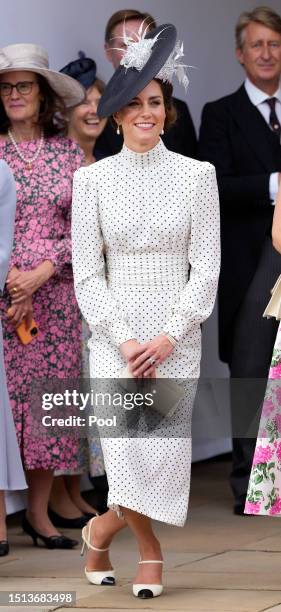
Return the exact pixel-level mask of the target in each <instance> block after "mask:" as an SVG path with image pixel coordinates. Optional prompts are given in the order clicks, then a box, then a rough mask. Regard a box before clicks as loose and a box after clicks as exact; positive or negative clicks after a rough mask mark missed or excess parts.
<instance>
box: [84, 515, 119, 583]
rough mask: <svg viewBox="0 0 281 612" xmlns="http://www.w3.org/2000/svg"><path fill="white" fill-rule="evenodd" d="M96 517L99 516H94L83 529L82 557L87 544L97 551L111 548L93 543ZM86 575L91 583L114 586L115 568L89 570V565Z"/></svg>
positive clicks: (105, 550)
mask: <svg viewBox="0 0 281 612" xmlns="http://www.w3.org/2000/svg"><path fill="white" fill-rule="evenodd" d="M96 518H97V517H95V516H94V517H93V518H92V519H91V520H90V521H89V523H88V524H87V525H86V527H83V529H82V540H83V544H82V549H81V557H82V556H83V554H84V549H85V546H87V548H88V550H94V551H95V552H107V551H108V550H109V548H97V547H96V546H94V545H93V544H91V529H92V525H93V522H94V520H95V519H96ZM85 576H86V578H87V580H88V581H89V582H90V583H91V584H96V585H104V586H113V585H114V584H115V572H114V570H113V569H108V570H102V571H100V570H91V571H89V570H87V567H85Z"/></svg>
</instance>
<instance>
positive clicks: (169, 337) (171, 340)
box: [162, 331, 178, 346]
mask: <svg viewBox="0 0 281 612" xmlns="http://www.w3.org/2000/svg"><path fill="white" fill-rule="evenodd" d="M162 334H163V336H166V338H167V340H169V342H171V344H172V346H176V345H177V343H178V341H177V340H176V338H174V336H171V334H169V332H166V331H162Z"/></svg>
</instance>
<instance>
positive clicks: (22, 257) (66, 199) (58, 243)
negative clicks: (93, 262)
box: [0, 44, 85, 548]
mask: <svg viewBox="0 0 281 612" xmlns="http://www.w3.org/2000/svg"><path fill="white" fill-rule="evenodd" d="M84 95H85V92H84V88H83V87H82V85H80V83H78V82H77V81H75V80H74V79H71V78H70V77H68V76H66V75H62V74H60V73H58V72H55V71H53V70H50V69H49V67H48V56H47V53H46V51H45V50H44V49H42V48H41V47H39V46H38V45H33V44H24V45H21V44H20V45H17V44H16V45H9V46H8V47H5V49H4V50H3V53H2V54H1V56H0V157H2V158H3V159H5V160H6V161H7V163H8V164H9V165H10V167H11V169H12V171H13V174H14V177H15V180H16V186H17V212H16V221H15V236H14V246H13V251H12V255H11V265H10V271H9V274H8V279H7V282H6V285H5V290H4V293H3V296H2V297H1V298H0V311H1V317H2V322H3V338H4V358H5V363H6V372H7V384H8V391H9V395H10V400H11V406H12V410H13V417H14V421H15V425H16V431H17V436H18V443H19V447H20V450H21V453H22V460H23V464H24V468H25V470H26V478H27V482H28V486H29V489H28V507H27V513H26V516H25V518H24V521H23V528H24V530H25V531H26V532H27V533H28V534H29V536H31V538H32V540H33V542H34V543H35V544H36V542H37V540H38V539H39V540H41V541H42V542H43V543H44V544H45V546H46V547H47V548H72V547H73V546H74V545H75V544H76V543H77V542H76V541H75V540H72V539H70V538H66V537H65V536H62V535H60V533H59V532H58V531H57V530H56V528H55V527H54V525H53V524H52V523H51V521H50V519H49V517H48V500H49V494H50V489H51V486H52V480H53V472H54V470H56V469H63V468H73V469H75V468H76V466H77V452H78V443H77V441H76V440H75V439H74V438H68V437H67V438H65V437H63V436H61V435H58V433H55V432H54V434H53V436H52V435H50V434H49V433H48V432H47V431H46V433H45V432H44V430H43V431H42V430H39V431H38V429H36V419H35V420H34V416H35V415H34V414H33V413H32V405H31V404H32V394H31V390H32V389H31V388H32V383H33V382H34V381H38V379H41V378H42V379H44V381H45V382H44V383H42V393H44V392H48V380H50V379H56V378H73V379H74V378H77V377H79V375H80V366H81V317H80V313H79V310H78V307H77V303H76V300H75V295H74V288H73V277H72V269H71V232H70V209H71V189H72V178H73V173H74V171H75V170H76V169H77V168H79V167H80V165H81V164H82V162H83V153H82V151H81V149H80V148H79V147H78V145H77V144H76V143H74V142H72V141H71V140H69V139H68V138H64V137H61V136H60V125H58V120H59V121H61V117H62V113H63V112H65V109H66V107H69V106H72V105H73V104H77V103H79V102H81V101H82V100H83V99H84ZM58 113H60V116H58ZM32 318H33V319H34V321H35V323H36V327H37V330H38V334H37V335H36V336H34V337H33V339H32V342H29V343H28V344H26V345H24V344H23V343H22V342H21V340H20V338H19V336H18V332H17V328H18V327H19V326H20V325H21V324H22V323H23V324H24V325H25V327H27V326H28V325H30V323H31V320H32ZM33 326H34V324H33Z"/></svg>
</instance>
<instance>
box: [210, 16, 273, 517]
mask: <svg viewBox="0 0 281 612" xmlns="http://www.w3.org/2000/svg"><path fill="white" fill-rule="evenodd" d="M236 47H237V48H236V54H237V58H238V60H239V62H240V63H241V65H242V66H243V67H244V69H245V73H246V80H245V82H244V84H243V85H242V87H240V88H239V89H238V91H236V92H235V93H233V94H231V95H229V96H226V97H224V98H221V99H220V100H217V101H215V102H211V103H209V104H206V106H205V107H204V109H203V115H202V125H201V130H200V139H199V150H200V157H201V159H203V160H208V161H210V162H211V163H213V164H214V165H215V167H216V171H217V178H218V185H219V192H220V203H221V232H222V268H221V277H220V284H219V345H220V357H221V359H222V360H223V361H225V362H227V363H228V364H229V367H230V373H231V377H233V378H239V379H241V378H249V379H264V381H265V379H266V377H267V374H268V368H269V365H270V361H271V355H272V350H273V346H274V340H275V335H276V331H277V323H276V321H275V320H273V319H270V320H266V319H263V318H262V314H263V311H264V309H265V306H266V303H267V301H268V300H269V293H270V289H271V288H272V287H273V285H274V283H275V281H276V279H277V277H278V275H279V274H280V273H281V257H280V255H279V254H278V253H277V252H276V251H275V250H274V249H273V247H272V243H271V225H272V216H273V212H274V200H275V197H276V194H277V190H278V184H279V182H280V172H281V145H280V136H281V127H280V124H281V87H280V74H281V18H280V16H279V15H278V14H277V13H275V12H274V11H272V10H271V9H269V8H266V7H259V8H256V9H255V10H253V11H252V12H250V13H243V14H242V15H241V16H240V18H239V20H238V23H237V26H236ZM259 382H261V380H260V381H258V380H256V384H255V385H252V386H251V385H250V386H249V387H248V391H247V385H245V387H242V395H241V389H240V394H239V388H238V390H237V386H235V385H233V383H232V385H231V388H232V397H231V399H232V422H233V436H234V439H233V471H232V475H231V485H232V489H233V493H234V498H235V506H234V512H235V513H237V514H242V513H243V510H244V502H245V497H246V493H247V487H248V479H249V474H250V470H251V464H252V456H253V451H254V447H255V439H254V437H252V438H249V437H247V428H248V426H249V425H250V422H251V421H252V420H253V419H254V416H255V411H257V409H258V407H259V404H260V403H262V396H263V392H264V384H259ZM244 383H245V381H244ZM249 435H251V434H249Z"/></svg>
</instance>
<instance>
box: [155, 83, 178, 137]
mask: <svg viewBox="0 0 281 612" xmlns="http://www.w3.org/2000/svg"><path fill="white" fill-rule="evenodd" d="M155 81H156V82H157V83H159V85H160V87H161V91H162V94H163V99H164V106H165V111H166V119H165V124H164V130H165V131H167V130H169V129H170V128H171V127H172V125H174V123H175V122H176V120H177V111H176V108H175V106H174V103H173V85H172V83H169V82H167V81H161V80H160V79H155Z"/></svg>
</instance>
